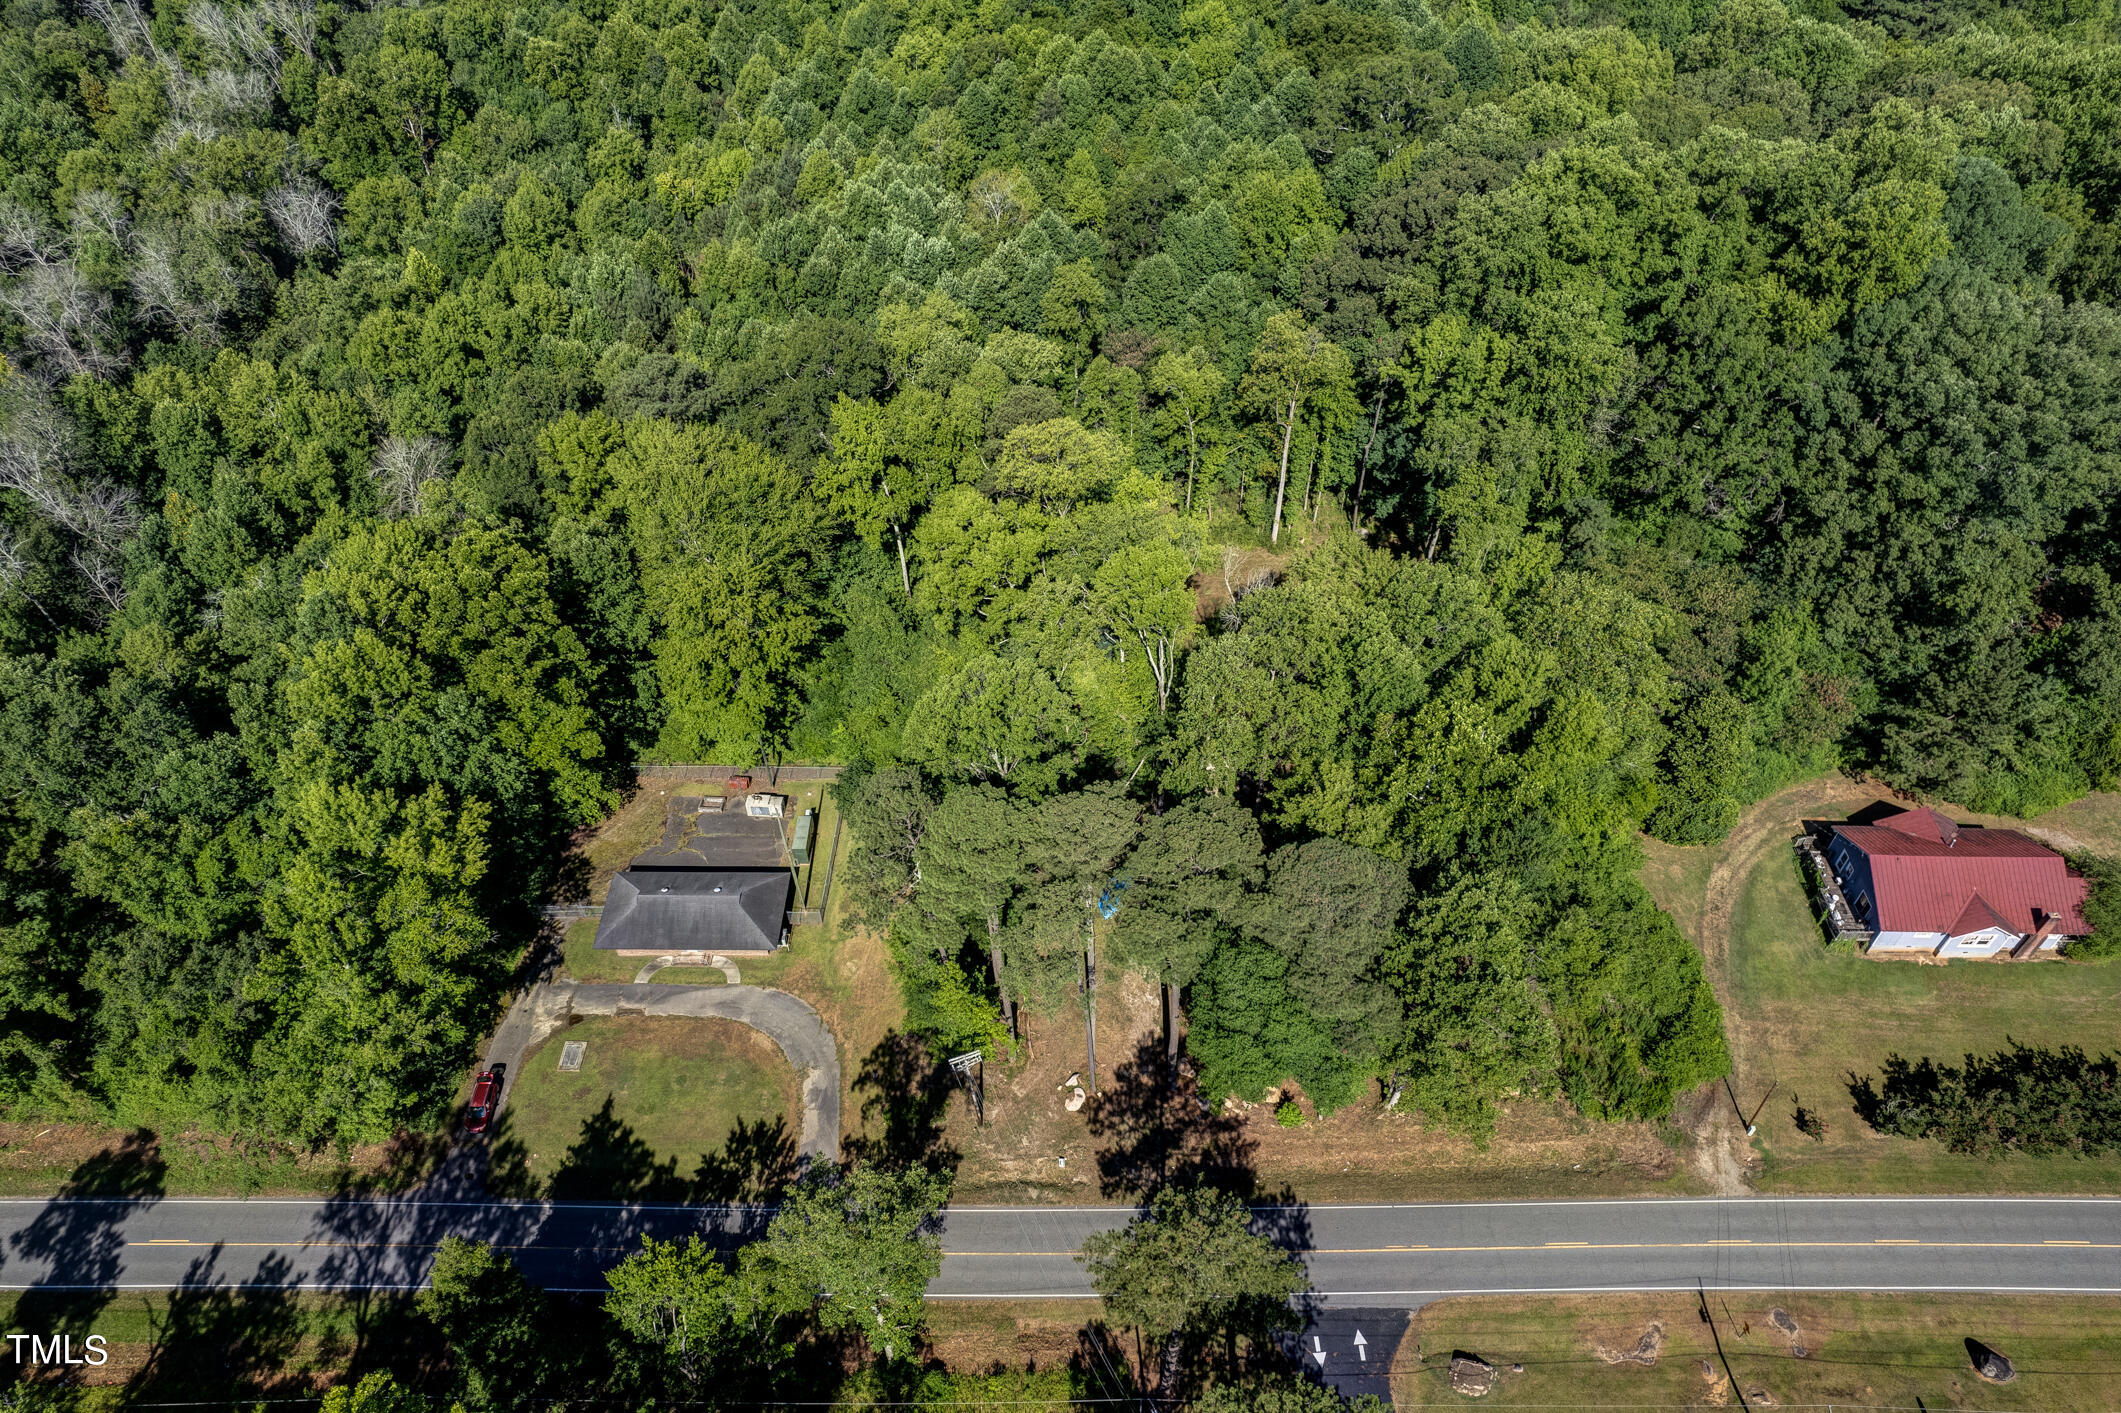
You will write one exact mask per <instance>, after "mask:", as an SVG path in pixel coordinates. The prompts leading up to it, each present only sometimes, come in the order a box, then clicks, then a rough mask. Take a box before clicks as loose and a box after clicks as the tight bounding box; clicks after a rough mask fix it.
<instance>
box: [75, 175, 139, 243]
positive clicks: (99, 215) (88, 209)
mask: <svg viewBox="0 0 2121 1413" xmlns="http://www.w3.org/2000/svg"><path fill="white" fill-rule="evenodd" d="M74 230H75V232H76V233H77V236H78V235H80V234H87V235H97V236H101V237H103V239H105V240H107V241H109V242H110V243H111V245H112V246H113V247H114V248H116V249H117V250H120V251H123V250H125V249H126V247H127V245H128V243H129V242H130V240H131V237H132V218H131V217H129V216H128V215H126V212H125V203H124V202H122V201H120V200H119V199H118V198H117V197H116V196H114V195H112V194H111V193H110V192H107V191H101V190H94V189H91V190H88V191H83V192H81V193H79V194H77V195H76V196H75V197H74Z"/></svg>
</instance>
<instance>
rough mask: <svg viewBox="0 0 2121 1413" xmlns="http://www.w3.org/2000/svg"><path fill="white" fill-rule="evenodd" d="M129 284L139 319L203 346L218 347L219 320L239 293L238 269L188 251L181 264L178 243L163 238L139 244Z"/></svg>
mask: <svg viewBox="0 0 2121 1413" xmlns="http://www.w3.org/2000/svg"><path fill="white" fill-rule="evenodd" d="M131 283H132V291H133V300H134V302H135V304H136V305H137V306H138V308H139V312H140V313H142V314H144V315H147V316H149V317H151V318H158V319H161V320H164V321H165V322H167V323H169V324H172V325H174V326H175V327H176V328H177V330H178V331H179V332H181V333H182V334H183V335H184V336H185V337H186V338H188V339H191V340H194V341H195V342H198V343H203V344H213V343H217V342H219V341H220V337H221V320H222V319H223V318H224V317H226V316H227V314H228V311H229V308H230V306H231V305H232V304H233V303H234V302H235V298H236V293H237V289H236V271H235V267H234V266H232V265H230V264H229V262H228V261H227V259H226V258H224V257H223V256H222V255H221V254H220V253H219V252H218V251H214V250H212V249H210V248H209V249H207V250H203V251H202V250H194V251H189V252H186V254H185V256H184V258H182V259H180V258H179V256H178V253H177V249H176V246H175V243H174V242H173V241H172V240H171V239H170V238H169V237H168V236H166V235H160V234H157V235H152V236H145V237H143V238H142V239H141V241H140V245H139V254H138V256H137V257H136V258H135V260H134V262H133V268H132V272H131Z"/></svg>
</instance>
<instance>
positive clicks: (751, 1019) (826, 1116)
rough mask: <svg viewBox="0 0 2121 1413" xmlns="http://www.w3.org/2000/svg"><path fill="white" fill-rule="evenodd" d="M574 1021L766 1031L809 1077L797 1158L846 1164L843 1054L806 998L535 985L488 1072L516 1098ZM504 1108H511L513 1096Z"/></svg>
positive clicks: (498, 1037) (509, 1022) (762, 989)
mask: <svg viewBox="0 0 2121 1413" xmlns="http://www.w3.org/2000/svg"><path fill="white" fill-rule="evenodd" d="M729 970H730V971H731V972H734V971H735V970H736V968H734V967H731V968H729ZM572 1016H717V1017H720V1018H721V1019H723V1020H733V1021H737V1022H740V1023H741V1024H744V1025H748V1026H750V1027H751V1028H752V1029H753V1030H757V1031H761V1032H763V1033H764V1034H765V1035H766V1036H768V1037H769V1038H770V1039H771V1040H772V1041H773V1043H774V1044H776V1045H778V1046H780V1047H781V1053H782V1054H783V1055H785V1056H787V1058H788V1063H789V1064H790V1065H791V1066H793V1067H794V1069H795V1072H796V1073H797V1074H799V1075H801V1076H802V1077H803V1117H802V1134H801V1138H800V1139H799V1141H798V1142H797V1144H796V1153H797V1154H798V1155H799V1156H801V1157H804V1158H815V1159H820V1160H822V1161H824V1162H828V1163H830V1162H837V1161H838V1160H839V1156H840V1052H839V1047H838V1046H837V1045H835V1044H834V1043H833V1040H832V1032H831V1031H830V1030H828V1029H827V1028H826V1026H825V1022H824V1021H823V1020H821V1019H820V1018H819V1017H818V1013H817V1012H816V1011H813V1010H812V1009H810V1005H809V1003H808V1002H806V1001H804V1000H802V999H801V998H800V997H797V996H791V995H789V994H788V993H787V992H786V991H775V990H773V989H772V988H771V987H766V986H659V985H657V984H655V983H653V982H636V983H634V984H633V985H630V986H629V985H609V984H600V985H590V984H588V983H585V982H579V981H554V982H547V983H544V984H542V985H538V986H533V987H531V988H530V989H529V990H528V991H526V992H525V993H524V994H523V995H522V996H521V997H520V998H518V999H517V1001H516V1003H515V1004H514V1005H513V1006H511V1007H509V1010H508V1015H507V1017H506V1018H505V1019H504V1020H503V1021H502V1022H501V1026H500V1029H498V1030H496V1031H495V1032H494V1037H493V1042H492V1043H491V1044H490V1045H489V1046H488V1047H487V1050H486V1063H487V1064H488V1065H495V1064H498V1065H502V1066H504V1067H505V1068H506V1070H507V1085H508V1091H509V1092H510V1093H512V1092H513V1091H514V1089H515V1076H516V1075H517V1074H518V1073H519V1072H520V1071H521V1068H522V1060H523V1054H524V1052H525V1051H526V1050H528V1049H530V1048H531V1047H532V1046H533V1045H536V1044H537V1043H538V1042H539V1041H540V1040H543V1039H545V1038H546V1037H547V1036H549V1035H551V1034H553V1033H554V1032H555V1031H557V1030H558V1029H559V1028H560V1027H561V1026H563V1025H565V1024H566V1023H567V1021H568V1019H569V1018H570V1017H572ZM502 1102H503V1103H504V1104H505V1103H506V1102H507V1095H506V1094H504V1095H503V1096H502Z"/></svg>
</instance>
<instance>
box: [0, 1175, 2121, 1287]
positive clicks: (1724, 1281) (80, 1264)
mask: <svg viewBox="0 0 2121 1413" xmlns="http://www.w3.org/2000/svg"><path fill="white" fill-rule="evenodd" d="M1131 1215H1132V1212H1131V1209H1128V1208H1119V1207H959V1208H953V1209H951V1210H950V1211H949V1212H948V1213H947V1214H946V1217H945V1222H944V1228H943V1248H944V1260H943V1270H942V1274H941V1275H940V1276H939V1277H938V1278H937V1279H936V1281H935V1283H934V1285H933V1286H932V1287H931V1289H930V1294H931V1295H932V1296H934V1297H936V1298H940V1299H960V1300H962V1299H982V1298H985V1299H1022V1298H1032V1297H1081V1296H1087V1295H1088V1294H1089V1287H1088V1285H1087V1284H1086V1282H1085V1281H1084V1279H1083V1272H1082V1268H1081V1266H1080V1265H1078V1264H1077V1263H1076V1261H1075V1259H1074V1256H1075V1252H1076V1251H1077V1250H1079V1249H1080V1248H1081V1246H1082V1242H1083V1239H1084V1238H1085V1237H1086V1236H1088V1235H1089V1234H1090V1233H1091V1232H1093V1231H1099V1230H1105V1229H1109V1228H1112V1227H1116V1226H1119V1225H1122V1224H1123V1223H1125V1222H1126V1221H1127V1220H1128V1218H1129V1217H1130V1216H1131ZM769 1217H770V1213H768V1212H766V1211H763V1210H761V1209H757V1208H697V1207H663V1206H629V1205H618V1204H597V1203H539V1202H495V1201H480V1200H467V1201H426V1200H414V1199H401V1200H387V1199H365V1198H357V1199H343V1200H329V1201H313V1200H297V1199H256V1200H249V1201H240V1200H233V1199H229V1200H222V1199H185V1198H161V1199H156V1198H146V1199H139V1200H132V1199H107V1200H106V1199H76V1200H51V1201H44V1200H36V1199H10V1200H0V1288H7V1289H17V1290H19V1289H23V1288H27V1287H44V1288H55V1287H71V1288H76V1289H79V1288H100V1289H110V1288H126V1289H163V1288H169V1287H175V1286H186V1285H202V1284H206V1285H256V1286H262V1287H268V1288H278V1289H303V1290H356V1289H367V1290H375V1289H407V1288H412V1287H415V1286H417V1285H419V1284H420V1283H421V1281H422V1280H423V1279H424V1278H425V1276H426V1274H427V1270H428V1268H429V1266H430V1265H431V1263H432V1261H433V1258H434V1250H435V1248H436V1246H437V1245H438V1244H439V1243H440V1242H441V1240H442V1239H443V1238H444V1237H445V1236H451V1235H457V1236H466V1237H476V1238H479V1239H481V1240H485V1241H489V1242H492V1243H493V1244H495V1245H496V1246H499V1247H502V1248H505V1249H506V1250H508V1252H509V1253H510V1254H511V1255H512V1256H513V1257H514V1258H515V1260H516V1261H517V1262H518V1264H520V1265H521V1266H522V1268H523V1270H524V1272H525V1274H526V1275H528V1276H529V1277H530V1278H531V1279H532V1280H534V1281H537V1282H539V1283H541V1284H544V1285H547V1286H550V1287H553V1288H556V1289H574V1290H584V1289H597V1288H600V1287H601V1275H600V1273H601V1272H602V1271H604V1270H605V1269H607V1268H608V1267H610V1266H612V1265H614V1264H616V1263H617V1262H618V1261H619V1260H621V1259H622V1258H623V1257H624V1256H625V1255H627V1254H628V1253H629V1252H631V1251H633V1250H635V1249H636V1248H637V1247H638V1246H639V1244H640V1237H641V1234H642V1233H644V1232H647V1233H653V1234H655V1235H658V1236H663V1237H670V1236H676V1235H680V1234H683V1233H687V1232H700V1233H702V1234H706V1235H709V1236H712V1237H713V1238H714V1239H716V1240H717V1241H719V1242H723V1243H733V1242H738V1241H742V1240H744V1239H745V1238H746V1237H747V1236H748V1235H751V1234H755V1233H757V1232H758V1231H760V1230H762V1229H763V1227H764V1225H765V1223H766V1221H767V1220H768V1218H769ZM1255 1220H1256V1222H1257V1224H1258V1226H1259V1229H1260V1230H1262V1231H1264V1232H1267V1233H1268V1234H1270V1235H1272V1236H1274V1237H1275V1238H1276V1239H1277V1240H1279V1241H1281V1242H1283V1243H1284V1244H1285V1245H1287V1246H1288V1247H1290V1249H1292V1250H1295V1251H1298V1252H1300V1253H1301V1254H1302V1256H1303V1259H1304V1262H1305V1264H1306V1266H1307V1267H1308V1268H1309V1271H1310V1275H1311V1279H1312V1282H1313V1284H1314V1285H1315V1286H1316V1287H1317V1290H1318V1292H1319V1298H1320V1299H1321V1300H1322V1301H1324V1302H1325V1303H1327V1304H1335V1303H1337V1304H1342V1305H1350V1306H1365V1307H1376V1306H1408V1307H1410V1306H1415V1305H1420V1304H1423V1303H1425V1302H1427V1301H1430V1300H1435V1299H1439V1298H1442V1297H1444V1296H1449V1295H1468V1294H1482V1293H1520V1292H1525V1293H1529V1292H1558V1291H1583V1290H1657V1289H1671V1288H1684V1289H1692V1288H1693V1287H1694V1286H1695V1284H1696V1283H1697V1282H1699V1283H1701V1284H1703V1285H1706V1286H1709V1287H1711V1288H1720V1289H1727V1290H1739V1289H1747V1290H1757V1289H1773V1290H1881V1291H1883V1290H1901V1291H1927V1290H1955V1291H1996V1292H2027V1291H2058V1292H2078V1293H2086V1294H2089V1293H2104V1294H2114V1293H2121V1200H2108V1199H2082V1200H2072V1199H2040V1198H2004V1197H1980V1198H1748V1199H1721V1198H1703V1199H1694V1200H1640V1201H1610V1202H1493V1203H1433V1204H1410V1205H1395V1206H1355V1205H1332V1206H1318V1207H1294V1208H1279V1207H1263V1208H1260V1209H1258V1210H1257V1211H1256V1212H1255Z"/></svg>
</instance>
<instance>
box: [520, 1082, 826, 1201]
mask: <svg viewBox="0 0 2121 1413" xmlns="http://www.w3.org/2000/svg"><path fill="white" fill-rule="evenodd" d="M795 1150H796V1139H795V1135H794V1134H793V1133H791V1132H790V1131H789V1128H788V1120H787V1118H786V1117H785V1116H776V1117H774V1118H772V1119H759V1120H756V1121H747V1120H742V1119H739V1120H738V1121H737V1124H736V1127H734V1128H732V1129H731V1130H730V1131H729V1135H728V1137H727V1138H725V1139H723V1141H722V1146H721V1147H720V1148H719V1149H717V1150H715V1151H713V1152H709V1153H702V1154H701V1155H700V1157H699V1162H698V1164H697V1165H696V1166H695V1167H694V1168H693V1170H692V1172H691V1174H690V1175H689V1176H688V1175H686V1174H683V1173H681V1172H680V1171H679V1168H678V1161H677V1159H675V1158H661V1157H658V1156H657V1155H656V1152H655V1150H654V1149H653V1148H651V1147H649V1145H648V1144H647V1143H646V1142H645V1141H644V1140H643V1139H642V1138H641V1136H640V1134H639V1133H638V1132H637V1131H636V1130H635V1129H634V1127H633V1125H632V1124H630V1123H628V1122H627V1121H626V1120H624V1119H622V1118H620V1117H619V1115H618V1113H617V1111H616V1108H615V1105H614V1101H613V1099H612V1097H611V1096H610V1095H606V1096H605V1098H604V1102H603V1104H602V1105H601V1106H600V1107H599V1108H598V1109H597V1111H596V1112H595V1113H594V1114H591V1115H590V1116H589V1117H588V1118H586V1119H584V1120H583V1121H582V1129H581V1132H580V1133H579V1134H578V1135H577V1136H576V1137H575V1141H574V1142H573V1143H572V1144H570V1145H569V1146H568V1149H567V1152H566V1154H565V1155H564V1156H563V1157H562V1158H561V1159H560V1165H559V1167H557V1168H556V1169H554V1170H553V1174H552V1177H551V1178H550V1179H549V1180H540V1178H539V1177H538V1176H537V1174H535V1173H533V1172H531V1170H530V1166H529V1154H528V1152H527V1151H526V1150H525V1149H524V1146H523V1142H522V1140H521V1139H520V1138H518V1137H517V1136H516V1134H515V1131H514V1129H513V1127H512V1126H511V1125H510V1123H509V1118H508V1111H507V1110H505V1109H504V1110H502V1111H501V1115H500V1117H499V1118H498V1119H496V1120H495V1121H494V1126H493V1131H492V1132H491V1134H490V1135H489V1144H488V1149H487V1152H488V1167H487V1174H486V1190H487V1191H488V1192H489V1193H491V1194H493V1195H494V1196H496V1197H517V1198H525V1199H536V1198H548V1197H549V1198H551V1199H553V1200H554V1201H559V1202H591V1201H595V1202H691V1203H730V1204H735V1203H767V1202H773V1201H776V1200H778V1198H779V1197H780V1194H781V1193H782V1192H783V1191H784V1190H785V1189H786V1188H787V1186H788V1184H789V1183H791V1182H793V1181H795V1178H796V1174H797V1172H798V1171H799V1168H798V1164H797V1162H796V1151H795Z"/></svg>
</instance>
